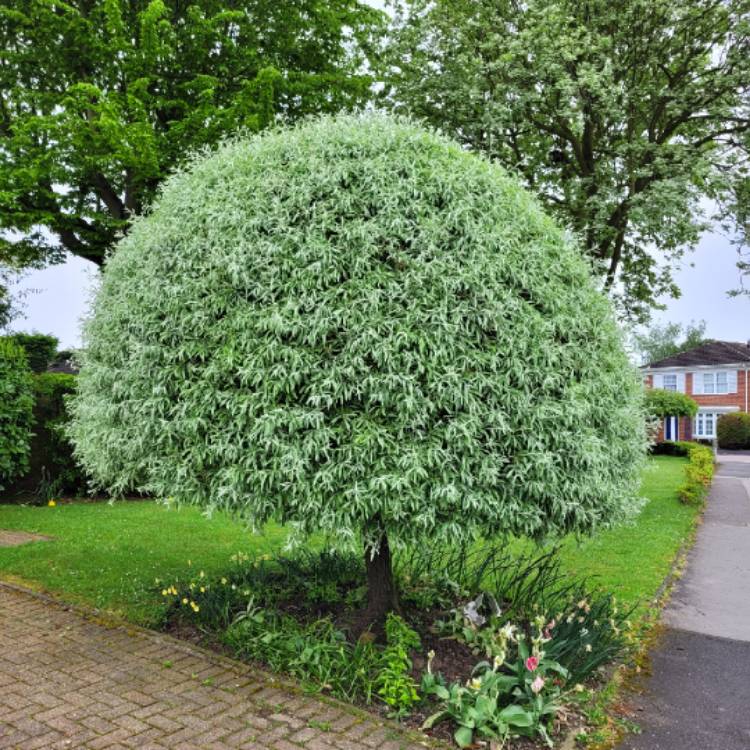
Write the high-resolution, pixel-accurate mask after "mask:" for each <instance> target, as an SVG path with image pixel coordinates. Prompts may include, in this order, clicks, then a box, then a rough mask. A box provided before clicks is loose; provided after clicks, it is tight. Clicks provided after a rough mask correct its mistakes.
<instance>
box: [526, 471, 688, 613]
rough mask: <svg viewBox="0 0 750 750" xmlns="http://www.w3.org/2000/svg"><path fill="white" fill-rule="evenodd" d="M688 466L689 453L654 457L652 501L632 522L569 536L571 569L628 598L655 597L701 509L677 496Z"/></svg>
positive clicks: (649, 476)
mask: <svg viewBox="0 0 750 750" xmlns="http://www.w3.org/2000/svg"><path fill="white" fill-rule="evenodd" d="M686 466H687V459H685V458H678V457H675V456H652V457H651V458H650V459H649V462H648V465H647V468H646V471H645V474H644V477H643V487H642V491H641V493H642V494H643V495H644V496H645V497H647V498H648V499H649V501H650V502H649V503H648V504H647V505H646V506H645V508H644V509H643V511H642V512H641V514H640V515H639V516H638V518H637V519H636V520H635V522H634V523H633V524H632V525H629V526H622V527H619V528H616V529H613V530H611V531H604V532H602V533H600V534H597V535H596V536H595V537H592V538H590V539H585V540H583V541H580V542H579V541H578V540H576V539H572V538H571V539H568V540H566V541H565V543H564V544H563V547H562V553H561V554H562V559H563V565H564V566H565V569H566V570H567V572H569V573H570V574H571V575H573V576H581V577H586V576H593V577H595V581H596V583H597V584H599V585H600V586H601V587H602V588H604V589H606V590H608V591H611V592H613V593H614V594H615V595H616V596H617V598H618V599H620V600H621V601H622V602H624V603H629V604H637V603H641V604H643V603H645V601H646V600H648V599H650V598H652V597H653V596H654V594H655V593H656V591H657V590H658V588H659V586H660V585H661V583H662V581H663V580H664V578H665V577H666V575H667V574H668V573H669V570H670V567H671V565H672V562H673V561H674V558H675V555H676V554H677V552H678V551H679V549H680V547H681V546H682V544H683V542H684V541H685V540H686V539H687V538H688V537H689V536H690V532H691V531H692V529H693V526H694V524H695V519H696V517H697V515H698V513H699V512H700V508H698V507H696V506H689V505H685V504H683V503H681V502H680V501H679V499H678V497H677V487H678V486H679V485H680V484H681V483H682V482H683V481H684V472H685V467H686ZM523 546H524V547H525V546H526V545H523Z"/></svg>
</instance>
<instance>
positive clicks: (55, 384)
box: [3, 372, 86, 502]
mask: <svg viewBox="0 0 750 750" xmlns="http://www.w3.org/2000/svg"><path fill="white" fill-rule="evenodd" d="M32 382H33V393H34V410H33V413H34V423H33V428H32V429H33V436H32V438H31V456H30V460H29V465H28V470H27V471H26V473H25V474H24V475H23V476H21V477H20V478H19V479H18V480H17V481H16V482H14V483H13V485H12V486H10V487H9V488H8V491H7V492H6V493H4V495H3V499H4V500H6V501H7V500H9V501H11V502H19V501H23V502H33V501H38V502H46V501H47V500H49V499H52V498H54V497H56V496H59V495H78V494H81V493H83V492H84V491H85V490H86V476H85V474H84V473H83V472H82V471H81V469H80V468H79V466H78V465H77V464H76V462H75V460H74V458H73V449H72V446H71V444H70V442H69V441H68V439H67V438H66V437H65V436H64V434H63V432H62V429H63V426H64V424H65V422H66V421H67V419H68V413H67V409H66V405H65V398H66V396H68V395H69V394H71V393H73V392H74V391H75V389H76V376H75V375H67V374H63V373H52V372H45V373H41V374H39V375H35V376H34V377H33V379H32Z"/></svg>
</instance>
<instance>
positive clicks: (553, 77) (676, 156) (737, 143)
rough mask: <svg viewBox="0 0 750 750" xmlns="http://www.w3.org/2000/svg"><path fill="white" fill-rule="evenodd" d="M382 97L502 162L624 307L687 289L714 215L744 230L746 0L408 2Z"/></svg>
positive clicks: (641, 314)
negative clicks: (684, 272) (684, 273)
mask: <svg viewBox="0 0 750 750" xmlns="http://www.w3.org/2000/svg"><path fill="white" fill-rule="evenodd" d="M396 6H397V9H398V10H397V13H396V16H395V20H394V23H393V29H392V31H391V34H390V35H389V38H390V39H391V40H392V42H391V44H390V47H389V49H388V54H387V70H386V72H385V74H384V77H385V81H386V88H385V92H384V98H385V101H386V102H388V104H389V105H390V106H391V107H392V108H393V109H394V110H396V111H399V112H408V113H410V114H412V115H413V116H415V117H418V118H421V119H424V120H426V121H427V122H429V123H431V124H433V125H435V126H438V127H440V128H441V129H443V130H444V131H445V132H447V133H449V134H450V135H452V136H453V137H455V138H457V139H458V140H460V141H461V142H462V143H463V144H465V145H466V146H468V147H470V148H472V149H474V150H476V151H480V152H483V153H485V154H487V155H488V156H490V157H491V158H492V159H496V160H498V161H500V162H501V163H502V164H504V165H507V166H508V167H509V168H510V169H511V170H512V171H514V172H515V173H517V174H518V175H519V176H520V177H521V178H522V179H523V180H524V181H525V183H526V185H528V186H529V187H530V188H531V189H532V190H534V191H535V192H536V194H537V195H538V196H539V197H540V198H541V200H542V201H543V203H544V205H545V206H546V207H547V208H548V209H549V210H550V211H551V212H552V213H553V214H554V215H556V216H557V217H558V218H559V220H560V221H561V222H563V223H564V224H565V225H567V226H569V227H570V228H571V229H572V230H574V231H575V232H576V234H577V235H578V237H579V238H580V242H581V244H582V247H583V250H584V251H585V253H586V254H587V256H588V257H589V258H590V260H591V262H592V263H593V265H594V267H595V269H596V271H597V272H598V274H599V275H600V277H601V279H602V280H603V283H604V285H605V287H606V288H607V289H609V290H610V292H611V294H612V295H613V296H614V297H615V299H616V300H617V301H618V303H619V308H620V311H621V313H622V314H623V315H624V316H625V317H628V318H630V319H633V320H644V319H645V318H647V317H648V313H649V310H650V309H651V308H652V307H653V306H655V305H656V304H657V302H658V299H659V297H660V296H662V295H664V294H667V295H672V296H678V295H679V289H678V288H677V286H676V285H675V282H674V278H673V269H674V268H675V267H676V265H677V264H678V263H679V260H680V259H681V258H682V257H683V255H684V253H685V252H686V250H688V249H690V248H691V247H692V246H694V245H695V243H696V241H697V239H698V237H699V235H700V233H701V231H702V230H703V229H704V228H705V227H706V226H707V223H708V219H709V218H711V217H710V216H707V215H706V214H705V212H704V207H705V206H706V205H707V204H708V203H709V201H706V200H704V199H706V198H708V199H710V202H714V203H715V204H716V205H717V206H718V208H717V216H716V218H718V219H720V220H723V221H725V222H726V223H728V224H729V225H730V226H731V227H734V228H735V229H736V228H737V224H738V223H739V224H740V225H743V224H745V222H746V219H743V217H746V216H747V209H748V205H749V203H748V197H750V190H748V189H747V185H748V184H750V183H748V153H750V138H748V129H749V128H750V97H749V93H750V36H749V30H750V0H679V2H678V1H676V0H623V1H622V2H616V3H613V2H611V1H610V0H586V1H585V2H581V0H529V1H528V2H524V3H520V2H517V0H476V2H471V3H467V2H460V1H457V0H401V1H400V2H396Z"/></svg>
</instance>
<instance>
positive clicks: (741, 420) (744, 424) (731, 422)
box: [716, 412, 750, 450]
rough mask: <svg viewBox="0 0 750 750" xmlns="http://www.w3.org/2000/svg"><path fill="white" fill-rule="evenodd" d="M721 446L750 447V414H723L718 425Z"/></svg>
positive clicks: (731, 447)
mask: <svg viewBox="0 0 750 750" xmlns="http://www.w3.org/2000/svg"><path fill="white" fill-rule="evenodd" d="M716 437H717V439H718V441H719V448H727V449H730V450H732V449H734V450H738V449H739V450H742V449H749V448H750V414H747V413H745V412H733V413H731V414H722V415H721V416H720V417H719V422H718V424H717V426H716Z"/></svg>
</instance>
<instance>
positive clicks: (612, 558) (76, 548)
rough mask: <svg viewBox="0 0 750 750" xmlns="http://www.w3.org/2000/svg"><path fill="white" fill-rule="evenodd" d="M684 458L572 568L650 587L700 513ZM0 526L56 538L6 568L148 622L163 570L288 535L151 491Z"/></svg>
mask: <svg viewBox="0 0 750 750" xmlns="http://www.w3.org/2000/svg"><path fill="white" fill-rule="evenodd" d="M685 464H686V461H685V459H682V458H676V457H671V456H657V457H654V458H652V459H651V460H650V462H649V465H648V468H647V470H646V474H645V476H644V483H643V494H644V495H645V496H646V497H648V498H649V499H650V502H649V504H648V505H647V506H646V508H645V509H644V511H643V513H642V514H641V515H640V516H639V518H638V519H637V521H636V522H635V524H634V525H633V526H629V527H622V528H618V529H615V530H613V531H608V532H604V533H601V534H599V535H598V536H597V537H595V538H593V539H589V540H587V541H585V542H583V543H580V544H579V543H578V542H576V541H575V540H572V539H571V540H567V541H566V542H565V544H564V547H563V553H562V554H563V559H564V564H565V567H566V568H567V570H568V571H569V572H570V573H571V574H574V575H580V576H596V578H597V581H598V583H599V584H600V585H601V586H602V587H603V588H606V589H608V590H611V591H614V592H615V593H616V594H617V596H618V597H619V598H620V599H622V600H623V601H625V602H632V603H635V602H637V601H639V600H643V599H647V598H649V597H651V596H653V594H654V593H655V592H656V590H657V588H658V587H659V584H660V583H661V581H662V580H663V578H664V576H665V575H666V574H667V572H668V571H669V567H670V565H671V563H672V560H673V559H674V556H675V554H676V552H677V550H678V549H679V548H680V546H681V544H682V543H683V541H684V540H685V539H686V538H687V536H688V535H689V533H690V530H691V528H692V526H693V523H694V520H695V517H696V515H697V513H698V510H697V509H696V508H692V507H688V506H685V505H683V504H681V503H680V502H679V500H678V499H677V487H678V485H679V484H680V483H681V482H682V480H683V472H684V467H685ZM0 528H4V529H14V530H24V531H31V532H37V533H40V534H47V535H49V536H52V537H54V538H55V541H54V542H39V543H32V544H27V545H23V546H21V547H14V548H0V577H4V578H6V579H11V580H14V579H15V580H20V581H22V582H25V583H27V584H31V585H35V586H37V587H39V588H42V589H44V590H47V591H50V592H53V593H58V594H60V595H62V596H63V597H64V598H65V599H67V600H69V601H72V602H75V603H82V604H87V605H90V606H95V607H98V608H101V609H105V610H108V611H110V612H113V613H115V614H118V615H121V616H123V617H126V618H128V619H130V620H131V621H133V622H137V623H141V624H146V625H155V624H158V623H159V622H161V620H162V618H163V614H164V609H163V603H162V598H161V596H160V594H159V592H158V590H157V588H158V587H157V586H156V585H155V579H156V578H160V579H162V580H166V581H170V582H171V581H172V580H174V579H176V578H182V579H185V578H187V577H190V574H191V568H192V572H193V574H194V572H195V571H196V570H203V571H205V573H206V574H207V575H208V576H211V575H217V574H220V573H221V572H222V571H223V570H224V569H225V568H226V566H227V563H228V562H229V557H230V556H231V555H232V554H233V553H235V552H237V551H238V550H242V551H244V552H247V553H248V554H256V555H257V554H264V553H269V552H274V551H276V550H278V549H280V548H281V546H282V545H283V543H284V541H285V539H286V531H285V529H284V528H283V527H281V526H278V525H274V524H270V525H269V526H268V527H267V528H266V529H265V531H264V534H263V536H254V535H252V534H251V533H250V532H248V531H247V530H245V529H244V528H243V527H242V526H241V525H240V524H238V523H235V522H233V521H231V520H230V519H228V518H227V517H225V516H222V515H220V514H216V515H214V517H213V518H211V519H207V518H205V517H204V516H202V515H201V513H200V512H199V511H197V510H196V509H194V508H182V509H179V510H175V509H168V508H166V507H164V506H161V505H156V504H155V503H152V502H147V501H132V502H120V503H114V504H112V505H110V504H107V503H72V504H60V505H58V506H57V507H55V508H48V507H26V506H0ZM519 545H520V546H525V545H522V543H519ZM188 560H190V562H191V567H188Z"/></svg>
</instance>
